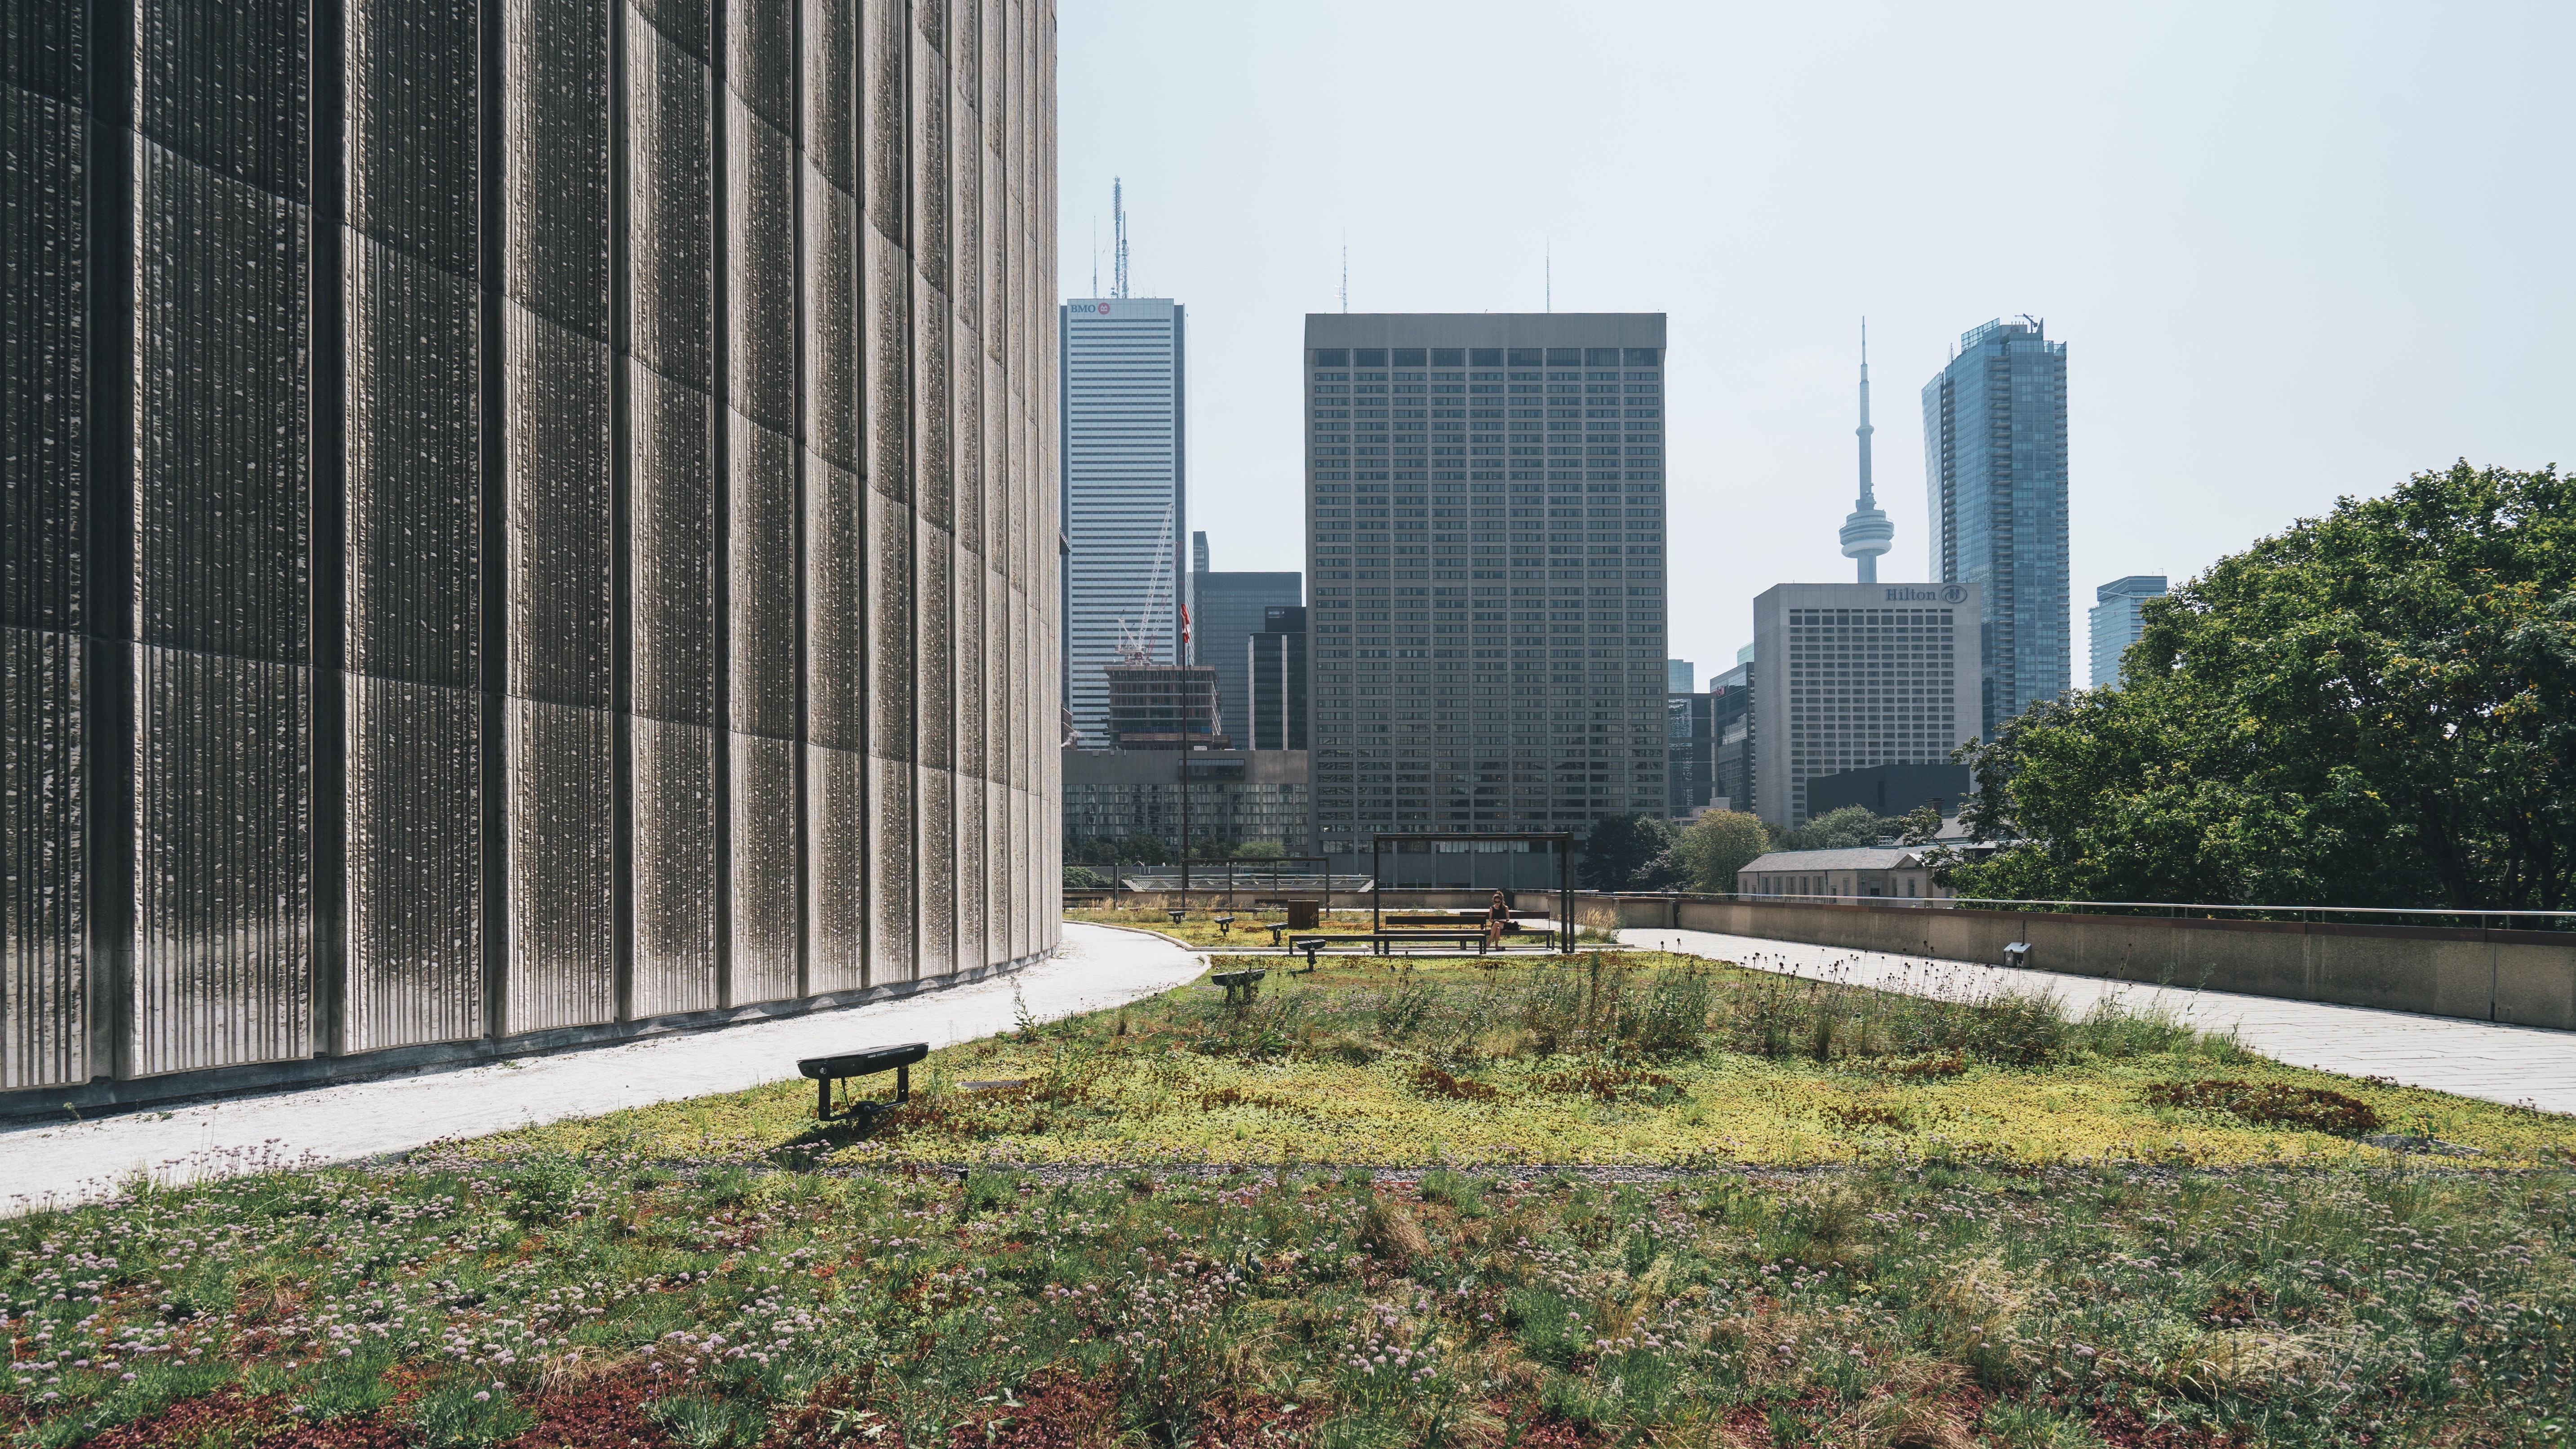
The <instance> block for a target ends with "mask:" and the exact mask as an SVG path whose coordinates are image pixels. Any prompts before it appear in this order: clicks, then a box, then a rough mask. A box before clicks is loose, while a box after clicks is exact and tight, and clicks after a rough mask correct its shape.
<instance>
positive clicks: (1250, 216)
mask: <svg viewBox="0 0 2576 1449" xmlns="http://www.w3.org/2000/svg"><path fill="white" fill-rule="evenodd" d="M1058 25H1059V47H1060V54H1059V62H1058V64H1059V70H1058V84H1059V88H1060V91H1061V102H1062V105H1061V113H1060V117H1059V125H1060V127H1061V132H1060V138H1061V139H1060V144H1061V150H1062V163H1063V173H1062V176H1061V188H1062V192H1061V197H1060V202H1059V205H1060V216H1059V222H1060V225H1061V228H1062V234H1061V236H1062V239H1061V246H1062V258H1061V262H1062V268H1063V274H1062V277H1061V286H1062V289H1063V292H1064V295H1066V296H1083V295H1089V294H1090V293H1091V291H1092V281H1091V277H1092V256H1093V244H1092V236H1093V228H1094V225H1095V219H1096V223H1097V227H1098V236H1099V256H1100V279H1101V280H1100V285H1101V289H1102V290H1103V291H1106V290H1107V289H1108V287H1109V271H1110V262H1109V248H1110V220H1109V190H1110V179H1111V177H1112V176H1121V177H1124V178H1125V181H1126V192H1127V211H1128V224H1129V234H1130V248H1129V250H1130V257H1131V263H1130V267H1131V285H1130V291H1131V292H1132V293H1133V294H1134V295H1137V296H1170V297H1174V298H1177V299H1179V300H1180V301H1181V302H1183V303H1184V304H1185V305H1187V307H1188V308H1189V349H1190V352H1189V381H1188V386H1189V443H1190V458H1189V473H1190V522H1191V526H1192V527H1193V528H1200V529H1205V530H1206V531H1207V532H1208V534H1209V541H1210V545H1211V548H1212V550H1213V553H1214V560H1213V561H1214V564H1215V566H1216V567H1217V568H1219V569H1302V568H1303V567H1304V566H1305V560H1304V558H1303V537H1302V534H1301V532H1300V526H1299V522H1298V503H1299V490H1300V487H1301V482H1300V478H1301V475H1300V471H1299V467H1300V465H1299V453H1298V422H1299V417H1300V414H1299V411H1298V376H1297V348H1298V345H1299V336H1300V329H1301V328H1302V326H1303V321H1304V314H1305V313H1307V312H1309V311H1332V310H1335V308H1336V307H1337V306H1338V302H1337V298H1336V292H1337V289H1338V286H1339V283H1340V266H1341V250H1340V249H1341V247H1342V245H1343V242H1344V240H1345V238H1347V240H1348V244H1349V247H1350V306H1351V310H1352V311H1355V312H1417V311H1424V312H1439V311H1470V312H1472V311H1479V310H1492V311H1535V310H1538V309H1539V307H1540V306H1541V280H1542V257H1543V255H1545V254H1547V253H1550V252H1552V254H1553V257H1554V275H1555V306H1556V308H1557V309H1558V310H1560V311H1663V312H1666V313H1669V314H1670V315H1671V334H1670V335H1671V357H1670V380H1669V384H1668V387H1667V392H1668V394H1669V398H1670V405H1671V406H1670V423H1669V434H1668V444H1667V450H1668V452H1669V454H1670V467H1669V469H1668V471H1667V479H1668V481H1667V485H1666V486H1667V489H1668V491H1669V493H1670V495H1671V515H1672V516H1671V520H1670V525H1671V526H1670V531H1669V534H1668V537H1669V539H1670V540H1671V545H1670V551H1671V555H1672V563H1671V581H1672V583H1671V608H1672V637H1671V648H1672V652H1673V654H1674V656H1675V657H1677V658H1685V659H1690V660H1693V661H1694V662H1696V663H1697V664H1698V665H1699V667H1700V677H1701V679H1702V680H1703V681H1704V680H1705V679H1706V677H1707V676H1708V674H1709V673H1710V671H1711V667H1712V666H1716V667H1719V668H1723V667H1724V666H1725V665H1727V664H1729V663H1731V662H1732V661H1733V659H1734V656H1735V650H1736V648H1737V646H1739V645H1741V644H1743V643H1745V642H1746V641H1747V640H1749V639H1750V638H1751V637H1752V598H1753V596H1754V595H1755V594H1757V593H1760V592H1761V591H1762V590H1763V589H1765V588H1767V587H1769V586H1770V585H1772V584H1774V583H1780V582H1790V581H1799V582H1807V581H1817V580H1836V579H1847V578H1850V577H1851V576H1852V574H1851V564H1850V561H1848V560H1846V559H1844V558H1842V557H1841V555H1840V552H1839V549H1838V547H1837V544H1836V541H1835V534H1836V530H1837V529H1838V528H1839V527H1840V525H1841V521H1842V517H1843V515H1844V513H1846V512H1847V511H1848V510H1849V509H1850V508H1851V504H1852V495H1853V484H1854V477H1855V471H1856V470H1855V463H1854V445H1853V439H1852V431H1851V430H1852V427H1853V425H1854V422H1855V421H1856V419H1855V417H1854V410H1855V401H1854V395H1853V383H1854V381H1855V364H1856V362H1857V358H1856V356H1855V349H1856V333H1857V331H1858V328H1859V319H1860V318H1861V316H1862V315H1863V314H1866V315H1867V316H1868V318H1869V331H1870V362H1871V369H1870V370H1871V383H1872V387H1871V391H1872V398H1871V402H1872V413H1873V417H1872V421H1873V422H1874V423H1875V424H1876V425H1877V428H1878V432H1877V436H1876V440H1875V453H1876V470H1875V472H1876V481H1877V486H1878V496H1879V502H1880V506H1881V507H1883V508H1885V509H1886V510H1887V511H1888V513H1889V514H1890V516H1891V517H1892V518H1893V520H1894V522H1895V524H1896V530H1897V535H1896V550H1895V552H1893V553H1891V554H1889V555H1887V557H1886V558H1885V559H1883V560H1881V563H1880V576H1881V577H1882V578H1885V579H1889V580H1905V579H1919V578H1924V577H1928V576H1929V575H1928V572H1927V569H1926V563H1925V557H1924V543H1925V532H1924V488H1923V466H1922V415H1921V404H1920V391H1921V388H1922V386H1923V383H1924V381H1925V380H1926V379H1928V378H1929V377H1931V376H1932V374H1933V373H1935V372H1936V371H1938V370H1939V368H1940V367H1941V365H1942V364H1943V362H1944V361H1945V360H1946V359H1947V357H1948V348H1949V346H1950V345H1951V343H1952V342H1953V341H1954V340H1955V339H1956V338H1957V336H1958V335H1959V334H1960V333H1961V332H1964V331H1966V330H1967V329H1969V328H1971V327H1974V326H1976V325H1977V324H1978V323H1981V322H1984V321H1986V320H1987V319H1989V318H1992V317H1997V316H2011V315H2016V314H2020V313H2025V312H2026V313H2030V314H2032V315H2034V316H2038V317H2041V318H2043V319H2045V320H2046V322H2047V324H2048V332H2049V335H2050V336H2051V337H2052V338H2059V339H2063V340H2064V341H2065V342H2066V343H2067V344H2068V348H2067V351H2068V374H2069V383H2068V387H2069V393H2070V399H2071V401H2070V407H2069V418H2070V424H2069V431H2070V451H2071V455H2072V456H2071V478H2072V507H2071V511H2072V514H2073V579H2074V590H2073V613H2074V618H2073V628H2074V631H2075V633H2074V639H2075V649H2074V677H2075V682H2076V683H2078V684H2082V683H2084V682H2085V679H2086V675H2087V673H2088V670H2087V667H2086V657H2085V656H2086V640H2085V611H2086V610H2087V609H2089V608H2090V607H2091V605H2092V602H2093V588H2094V586H2095V585H2097V584H2100V583H2104V582H2107V581H2109V580H2111V579H2114V578H2117V577H2120V576H2121V575H2124V574H2132V573H2165V574H2170V575H2172V576H2173V577H2174V579H2175V580H2176V581H2177V582H2179V581H2181V580H2182V579H2183V578H2185V577H2188V576H2190V575H2192V574H2194V573H2196V572H2198V571H2199V570H2200V569H2202V568H2204V567H2206V566H2207V565H2208V564H2209V563H2210V562H2212V561H2213V560H2214V559H2216V558H2217V557H2218V556H2219V555H2221V554H2224V553H2229V552H2234V551H2236V550H2239V549H2241V548H2243V547H2244V546H2245V545H2247V544H2248V543H2250V542H2252V541H2253V540H2254V539H2256V538H2258V537H2261V536H2263V535H2265V534H2268V533H2273V532H2277V531H2279V530H2280V529H2282V528H2283V527H2285V526H2287V525H2288V524H2289V523H2290V522H2291V521H2292V520H2294V519H2297V518H2300V517H2309V516H2314V515H2316V514H2318V513H2321V512H2323V511H2325V510H2326V509H2328V508H2330V507H2331V506H2332V505H2333V502H2334V500H2335V498H2336V497H2337V496H2339V495H2344V494H2359V495H2367V494H2372V493H2378V492H2382V491H2385V490H2386V489H2387V488H2389V487H2390V486H2391V485H2393V484H2395V483H2396V482H2398V481H2400V480H2402V479H2403V478H2405V477H2406V476H2407V475H2408V474H2410V473H2413V472H2416V471H2419V470H2423V469H2430V468H2439V467H2444V466H2447V465H2448V464H2449V463H2450V462H2451V461H2452V460H2453V459H2454V458H2458V457H2462V456H2465V457H2467V458H2469V459H2470V460H2471V461H2472V462H2475V463H2480V464H2489V463H2492V464H2498V465H2506V466H2512V467H2526V468H2527V467H2538V466H2540V465H2541V464H2544V463H2548V462H2552V461H2565V462H2567V463H2570V464H2576V448H2571V447H2569V446H2568V444H2569V440H2570V432H2571V424H2576V355H2571V352H2570V341H2571V337H2576V280H2571V277H2576V99H2571V97H2576V84H2571V69H2570V62H2571V60H2576V4H2569V3H2566V0H2557V3H2547V4H2529V5H2503V4H2490V5H2477V4H2444V5H2410V6H2392V5H2359V4H2337V5H2291V4H2270V3H2254V4H2245V3H2236V4H2224V5H2211V4H2156V5H2143V4H2141V5H2132V6H2127V7H2112V6H2103V5H2092V4H2075V5H2069V4H2064V3H2058V4H2047V5H2021V6H2007V5H1963V4H1945V5H1909V6H1895V5H1890V6H1856V5H1791V6H1781V5H1776V4H1775V5H1762V6H1750V5H1715V4H1689V5H1671V6H1659V5H1609V4H1598V3H1596V4H1590V5H1579V6H1578V5H1566V4H1561V3H1560V4H1524V3H1515V0H1487V3H1473V4H1465V3H1462V4H1451V5H1434V4H1399V3H1385V0H1381V3H1377V4H1341V3H1336V4H1325V3H1313V0H1307V3H1299V4H1293V5H1261V6H1255V5H1240V4H1207V3H1204V0H1201V3H1194V4H1178V3H1174V4H1149V3H1109V0H1059V8H1058Z"/></svg>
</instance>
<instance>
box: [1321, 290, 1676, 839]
mask: <svg viewBox="0 0 2576 1449" xmlns="http://www.w3.org/2000/svg"><path fill="white" fill-rule="evenodd" d="M1305 343H1306V352H1305V357H1304V362H1305V364H1306V373H1307V378H1306V395H1307V414H1308V416H1307V423H1308V433H1309V439H1308V460H1309V461H1308V465H1307V510H1308V523H1307V561H1308V565H1309V567H1308V576H1309V578H1310V580H1311V585H1310V589H1309V595H1308V600H1307V607H1308V609H1309V618H1310V620H1311V621H1312V622H1311V623H1310V625H1309V627H1310V629H1311V630H1312V634H1311V638H1310V642H1311V645H1312V656H1313V663H1312V666H1311V669H1312V674H1313V686H1312V688H1313V693H1314V698H1313V713H1314V724H1313V729H1312V734H1311V738H1312V740H1313V743H1314V746H1315V782H1316V783H1315V802H1316V829H1317V834H1318V838H1319V840H1320V841H1321V846H1320V848H1321V849H1322V850H1324V851H1325V852H1327V853H1334V854H1349V853H1352V852H1357V851H1365V850H1366V849H1367V848H1368V844H1369V839H1370V837H1371V836H1372V835H1374V834H1377V833H1380V832H1428V831H1470V830H1481V831H1523V830H1568V831H1578V832H1579V831H1582V830H1585V829H1587V828H1589V826H1590V825H1591V823H1592V821H1594V820H1595V819H1598V818H1599V817H1601V816H1604V815H1617V814H1630V813H1648V814H1651V813H1655V812H1659V811H1661V810H1662V808H1663V806H1664V774H1665V766H1666V753H1665V744H1664V718H1663V697H1664V658H1665V655H1664V583H1663V577H1664V573H1663V564H1664V533H1663V521H1664V508H1663V504H1664V468H1663V396H1662V393H1663V361H1664V352H1663V347H1664V319H1663V316H1662V315H1661V314H1660V313H1649V314H1598V315H1576V314H1567V313H1558V314H1553V315H1547V314H1540V315H1530V314H1518V315H1515V314H1507V313H1469V314H1458V315H1380V316H1365V315H1349V314H1331V313H1325V314H1310V315H1309V316H1308V317H1307V318H1306V338H1305Z"/></svg>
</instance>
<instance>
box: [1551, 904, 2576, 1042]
mask: <svg viewBox="0 0 2576 1449" xmlns="http://www.w3.org/2000/svg"><path fill="white" fill-rule="evenodd" d="M1576 919H1577V920H1579V921H1580V922H1581V923H1582V924H1584V925H1587V926H1595V927H1601V928H1610V927H1629V928H1646V929H1652V928H1655V927H1658V926H1660V927H1664V928H1667V929H1675V928H1678V929H1683V930H1692V931H1714V932H1719V933H1722V934H1725V935H1731V936H1758V937H1762V938H1764V939H1766V940H1774V941H1803V942H1806V943H1808V944H1810V945H1818V946H1844V947H1850V948H1852V949H1855V950H1863V951H1887V952H1893V953H1895V954H1898V955H1905V956H1925V957H1937V958H1940V959H1943V960H1951V961H1982V962H1989V963H1992V964H1996V965H2001V964H2002V963H2003V959H2004V948H2005V947H2006V946H2008V945H2010V944H2012V943H2014V942H2024V943H2027V944H2028V945H2029V947H2030V956H2029V958H2028V964H2029V965H2030V966H2031V967H2033V968H2035V969H2039V970H2046V971H2061V972H2064V973H2066V974H2067V975H2070V976H2095V977H2102V978H2105V979H2109V980H2121V981H2144V982H2169V983H2171V984H2173V985H2176V986H2190V987H2206V988H2208V989H2210V990H2213V991H2235V992H2242V993H2244V994H2245V995H2248V996H2276V997H2282V998H2286V999H2289V1000H2293V1001H2329V1002H2335V1003H2339V1004H2342V1005H2347V1006H2370V1007H2379V1008H2382V1009H2385V1010H2391V1011H2415V1012H2422V1013H2424V1014H2426V1015H2428V1016H2452V1017H2463V1018H2467V1019H2469V1020H2474V1021H2496V1022H2505V1023H2510V1024H2513V1025H2518V1026H2542V1027H2551V1028H2555V1029H2557V1030H2560V1031H2576V935H2571V934H2568V933H2565V932H2554V931H2476V930H2436V929H2428V928H2423V927H2415V926H2348V925H2327V924H2322V923H2315V924H2311V923H2306V922H2299V921H2223V920H2213V919H2205V918H2187V917H2183V918H2178V917H2166V916H2093V915H2057V914H2049V913H2042V912H2033V911H1980V910H1972V909H1966V908H1959V907H1940V906H1933V907H1926V906H1910V907H1909V906H1873V905H1827V904H1820V903H1805V902H1796V903H1793V902H1779V903H1773V902H1768V901H1745V900H1723V899H1713V898H1698V897H1691V896H1599V895H1585V896H1581V897H1578V904H1577V907H1576Z"/></svg>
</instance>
